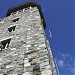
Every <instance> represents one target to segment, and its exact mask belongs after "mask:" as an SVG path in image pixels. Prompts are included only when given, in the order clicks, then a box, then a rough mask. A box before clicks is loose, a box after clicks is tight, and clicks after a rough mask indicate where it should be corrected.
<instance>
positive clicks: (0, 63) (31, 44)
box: [0, 0, 56, 75]
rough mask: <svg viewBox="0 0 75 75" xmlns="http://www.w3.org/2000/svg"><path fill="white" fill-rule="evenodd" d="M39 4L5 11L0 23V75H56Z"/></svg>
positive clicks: (20, 6)
mask: <svg viewBox="0 0 75 75" xmlns="http://www.w3.org/2000/svg"><path fill="white" fill-rule="evenodd" d="M45 28H46V23H45V19H44V16H43V13H42V10H41V6H40V4H38V3H36V2H34V1H32V0H31V1H28V2H26V3H24V4H20V5H18V6H15V7H12V8H10V9H8V12H7V14H6V17H5V18H3V19H1V20H0V75H56V69H55V64H54V61H53V57H52V52H51V49H50V46H49V42H48V40H47V39H46V36H45V31H44V29H45Z"/></svg>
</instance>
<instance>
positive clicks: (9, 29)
mask: <svg viewBox="0 0 75 75" xmlns="http://www.w3.org/2000/svg"><path fill="white" fill-rule="evenodd" d="M15 27H16V25H11V26H10V27H8V31H9V32H11V31H12V30H13V31H14V30H15Z"/></svg>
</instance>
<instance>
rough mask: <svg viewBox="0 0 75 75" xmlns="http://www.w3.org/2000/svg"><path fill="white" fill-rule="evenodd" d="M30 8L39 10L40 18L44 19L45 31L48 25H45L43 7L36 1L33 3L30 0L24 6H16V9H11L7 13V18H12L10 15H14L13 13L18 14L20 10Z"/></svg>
mask: <svg viewBox="0 0 75 75" xmlns="http://www.w3.org/2000/svg"><path fill="white" fill-rule="evenodd" d="M30 6H31V7H35V6H37V8H38V9H39V12H40V16H41V18H42V19H43V25H44V29H45V27H46V23H45V20H44V16H43V13H42V9H41V6H40V4H39V3H37V2H35V1H32V0H30V1H28V2H25V3H23V4H20V5H17V6H14V7H11V8H9V9H8V11H7V14H6V17H7V16H10V14H11V13H13V12H16V11H18V10H22V9H24V8H27V7H30Z"/></svg>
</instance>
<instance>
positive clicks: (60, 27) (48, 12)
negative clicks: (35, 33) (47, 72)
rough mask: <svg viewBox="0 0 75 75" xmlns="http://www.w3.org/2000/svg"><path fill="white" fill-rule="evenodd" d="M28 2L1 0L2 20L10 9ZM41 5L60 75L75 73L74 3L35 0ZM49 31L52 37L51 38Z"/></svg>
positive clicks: (23, 0) (68, 1)
mask: <svg viewBox="0 0 75 75" xmlns="http://www.w3.org/2000/svg"><path fill="white" fill-rule="evenodd" d="M26 1H28V0H0V18H3V17H5V15H6V13H7V10H8V8H10V7H13V6H16V5H19V4H21V3H24V2H26ZM35 1H36V2H38V3H40V4H41V7H42V11H43V14H44V17H45V21H46V25H47V27H46V29H45V32H46V36H47V38H48V40H49V42H50V46H51V49H52V53H53V57H54V59H55V60H56V63H57V66H58V69H59V73H60V75H73V73H74V1H73V0H35ZM49 30H50V31H51V33H52V37H49Z"/></svg>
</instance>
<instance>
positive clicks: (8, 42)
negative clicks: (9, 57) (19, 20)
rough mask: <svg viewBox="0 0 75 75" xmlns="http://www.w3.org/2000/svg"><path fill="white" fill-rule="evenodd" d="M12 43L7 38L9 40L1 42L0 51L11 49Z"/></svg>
mask: <svg viewBox="0 0 75 75" xmlns="http://www.w3.org/2000/svg"><path fill="white" fill-rule="evenodd" d="M10 41H11V38H7V39H4V40H2V41H1V42H0V49H1V50H2V49H5V48H8V47H9V44H10Z"/></svg>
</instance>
